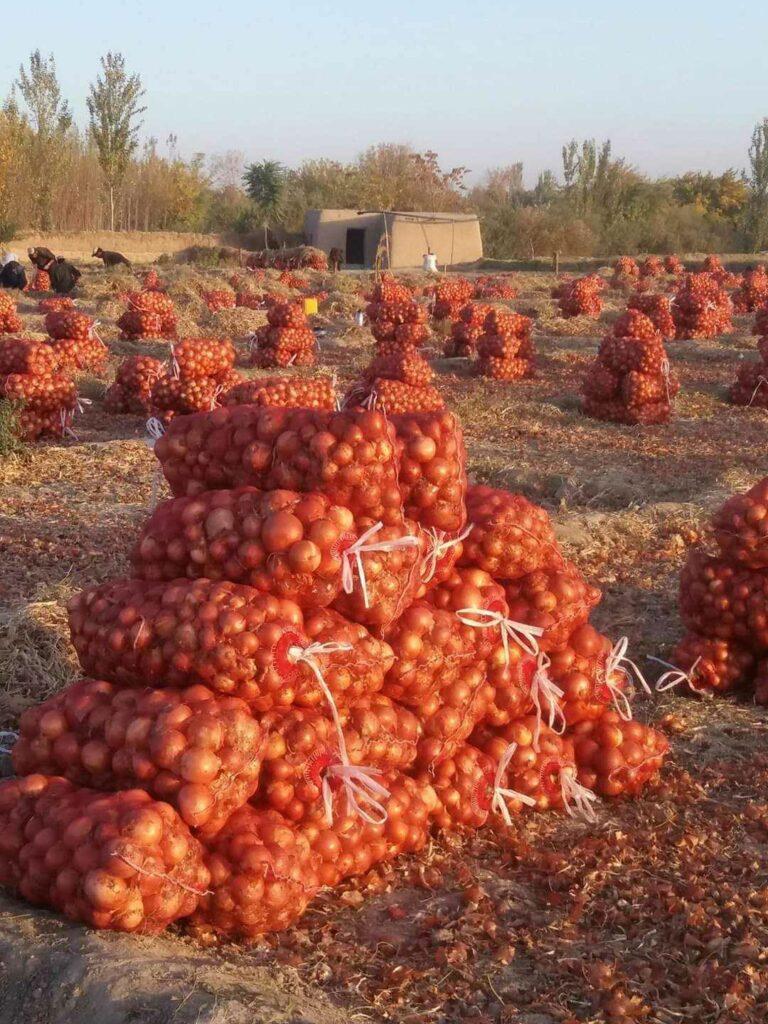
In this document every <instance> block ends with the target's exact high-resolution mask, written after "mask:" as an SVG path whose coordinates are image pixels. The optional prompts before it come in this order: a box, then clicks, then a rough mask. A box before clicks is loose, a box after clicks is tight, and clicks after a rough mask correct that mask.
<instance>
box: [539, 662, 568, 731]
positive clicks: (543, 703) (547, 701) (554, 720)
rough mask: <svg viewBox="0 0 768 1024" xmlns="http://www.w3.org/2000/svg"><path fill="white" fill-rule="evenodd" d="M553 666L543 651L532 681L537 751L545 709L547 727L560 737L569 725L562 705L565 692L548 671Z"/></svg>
mask: <svg viewBox="0 0 768 1024" xmlns="http://www.w3.org/2000/svg"><path fill="white" fill-rule="evenodd" d="M551 664H552V662H551V661H550V659H549V658H548V657H547V655H546V654H545V653H544V651H541V652H540V653H539V656H538V659H537V662H536V671H535V672H534V673H533V678H532V679H531V700H532V701H533V706H534V707H535V708H536V731H535V733H534V736H533V749H534V750H536V751H538V749H539V738H540V736H541V723H542V721H543V719H544V707H546V709H547V725H548V726H549V728H550V729H552V730H553V732H556V733H557V734H558V736H562V734H563V733H564V732H565V729H566V725H567V722H566V720H565V713H564V712H563V706H562V704H561V703H560V702H561V700H562V698H563V697H564V696H565V692H564V691H563V690H561V689H560V687H559V686H558V685H557V683H555V682H554V681H553V680H552V679H550V677H549V673H548V671H547V669H548V668H549V666H550V665H551Z"/></svg>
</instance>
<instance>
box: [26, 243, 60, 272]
mask: <svg viewBox="0 0 768 1024" xmlns="http://www.w3.org/2000/svg"><path fill="white" fill-rule="evenodd" d="M27 255H28V256H29V262H30V263H31V264H32V266H33V267H37V269H38V270H45V269H46V267H47V265H48V264H49V263H50V262H51V261H52V260H55V259H56V256H55V254H54V253H52V252H51V250H50V249H47V248H46V247H45V246H44V245H36V246H35V248H34V249H27Z"/></svg>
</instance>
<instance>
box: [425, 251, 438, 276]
mask: <svg viewBox="0 0 768 1024" xmlns="http://www.w3.org/2000/svg"><path fill="white" fill-rule="evenodd" d="M421 269H422V270H424V271H426V272H427V273H428V274H436V273H437V256H435V254H434V253H433V252H432V250H431V249H429V248H428V249H427V251H426V252H425V253H424V256H423V261H422V264H421Z"/></svg>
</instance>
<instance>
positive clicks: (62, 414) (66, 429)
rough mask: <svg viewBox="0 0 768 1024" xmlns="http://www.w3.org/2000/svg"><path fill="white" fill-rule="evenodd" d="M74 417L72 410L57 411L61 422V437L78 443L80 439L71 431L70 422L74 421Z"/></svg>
mask: <svg viewBox="0 0 768 1024" xmlns="http://www.w3.org/2000/svg"><path fill="white" fill-rule="evenodd" d="M74 415H75V411H74V409H61V410H59V419H60V420H61V436H62V437H71V438H72V440H73V441H79V440H80V438H79V437H78V436H77V434H76V433H75V432H74V430H73V429H72V420H73V419H74Z"/></svg>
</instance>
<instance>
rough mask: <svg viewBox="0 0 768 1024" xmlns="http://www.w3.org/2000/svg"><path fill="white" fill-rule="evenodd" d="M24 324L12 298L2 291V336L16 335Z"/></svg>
mask: <svg viewBox="0 0 768 1024" xmlns="http://www.w3.org/2000/svg"><path fill="white" fill-rule="evenodd" d="M23 329H24V324H23V323H22V320H21V317H20V316H19V314H18V313H17V312H16V303H15V302H14V301H13V299H12V298H11V296H10V295H9V294H8V293H7V292H4V291H3V290H2V289H0V334H16V332H17V331H22V330H23Z"/></svg>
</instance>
